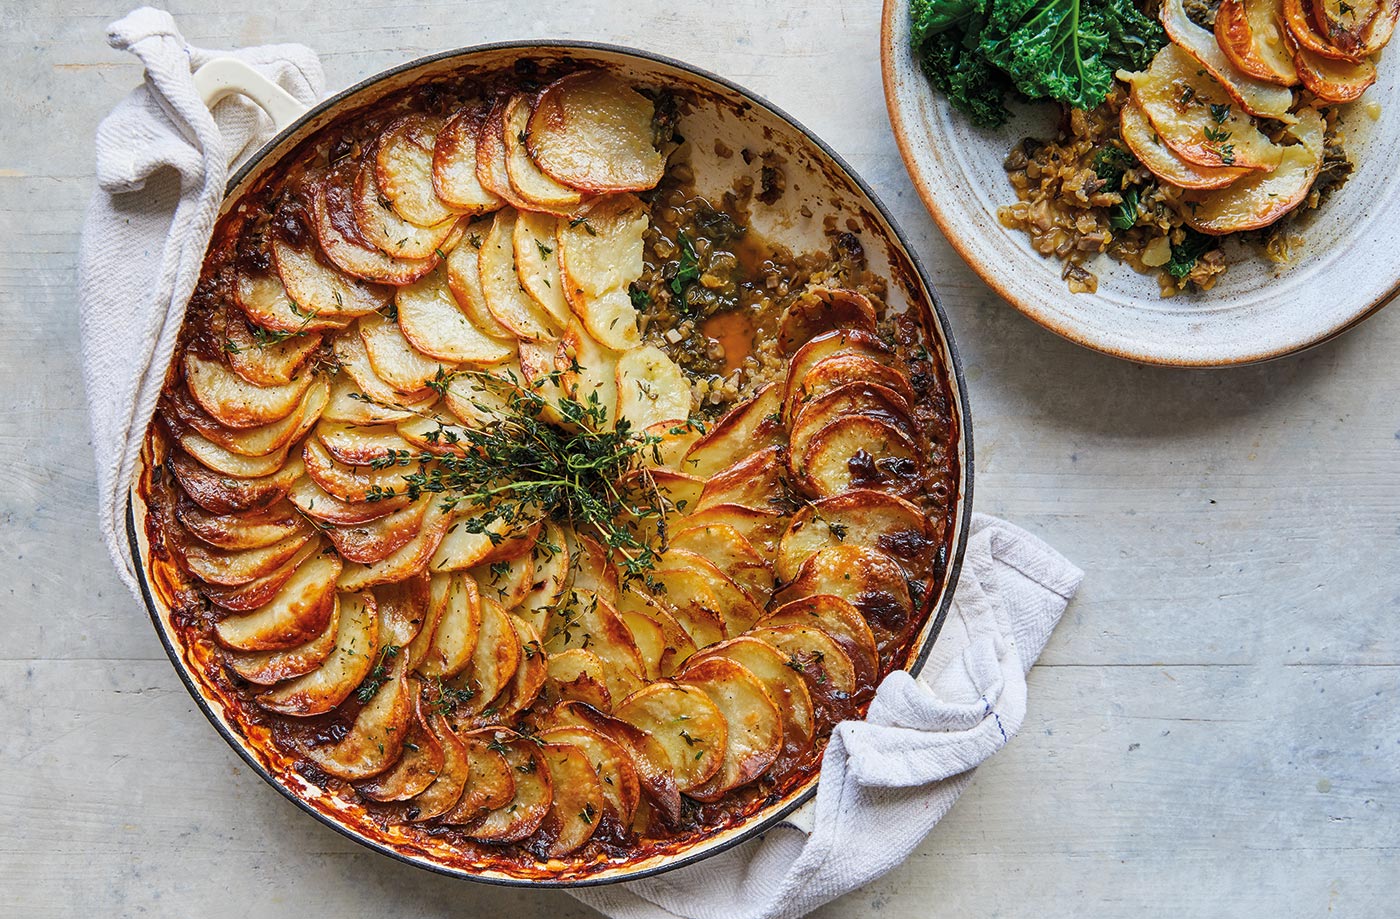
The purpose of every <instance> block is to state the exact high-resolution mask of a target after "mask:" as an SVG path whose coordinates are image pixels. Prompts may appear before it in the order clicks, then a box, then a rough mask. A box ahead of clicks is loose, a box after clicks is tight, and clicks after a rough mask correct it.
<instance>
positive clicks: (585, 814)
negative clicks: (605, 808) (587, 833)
mask: <svg viewBox="0 0 1400 919" xmlns="http://www.w3.org/2000/svg"><path fill="white" fill-rule="evenodd" d="M597 813H598V812H597V811H596V810H594V809H593V805H592V804H585V805H584V806H583V810H581V811H579V812H578V819H580V820H582V821H583V822H584V823H592V822H593V818H594V817H595V816H597Z"/></svg>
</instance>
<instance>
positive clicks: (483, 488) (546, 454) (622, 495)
mask: <svg viewBox="0 0 1400 919" xmlns="http://www.w3.org/2000/svg"><path fill="white" fill-rule="evenodd" d="M579 370H580V368H579V365H578V363H577V362H573V363H572V364H571V366H570V367H568V368H567V370H557V371H554V372H553V373H548V374H544V375H543V376H541V377H540V378H538V379H536V380H533V381H531V382H530V383H529V384H526V385H522V384H521V381H520V380H519V379H518V378H517V377H516V376H515V374H514V373H513V372H507V373H506V374H505V375H504V376H497V375H494V374H492V373H489V372H485V371H480V370H457V371H453V372H451V373H448V372H446V371H439V373H438V376H437V378H436V379H435V380H433V381H432V384H431V385H432V386H433V388H434V389H436V390H438V391H439V392H446V390H447V388H448V386H450V385H451V383H452V382H453V381H454V380H456V379H470V380H471V381H472V382H473V383H474V384H475V385H476V386H477V387H478V388H479V389H480V390H482V391H483V392H486V393H491V394H493V395H494V396H496V397H497V398H498V399H501V400H503V401H504V406H503V407H502V406H501V405H500V404H487V402H486V401H485V400H484V399H482V398H481V397H478V398H477V399H476V400H475V401H473V402H472V406H473V407H474V408H475V409H477V410H478V411H480V412H481V413H482V414H483V415H485V416H489V417H492V419H493V420H492V421H491V422H490V423H488V424H486V425H483V426H480V427H471V426H464V427H456V426H447V425H443V424H441V423H439V425H438V428H437V430H434V431H429V432H428V433H427V434H426V435H425V438H426V439H427V440H428V442H429V443H430V444H433V445H434V446H442V447H450V448H452V449H451V452H447V453H434V452H432V451H429V450H424V451H423V452H422V453H420V454H419V455H417V456H414V455H412V454H406V452H405V451H397V452H391V453H390V454H389V455H387V456H385V457H382V458H380V459H378V460H375V461H374V462H373V463H372V464H371V465H372V466H374V467H375V468H379V469H387V468H390V467H393V466H405V467H408V466H413V465H415V464H416V466H417V469H416V470H415V471H413V472H408V473H406V474H405V475H403V476H402V478H403V480H404V483H405V484H404V488H403V490H402V491H399V490H398V489H395V490H394V491H393V492H386V493H383V494H382V495H381V496H382V497H390V496H392V495H394V494H400V493H402V494H406V495H407V496H408V497H409V499H410V500H417V499H418V498H419V497H420V496H422V495H425V494H427V495H435V496H437V497H439V498H440V500H441V503H442V507H443V509H444V510H453V509H455V510H457V511H459V512H461V511H466V512H467V513H465V514H464V515H463V517H462V519H461V521H460V522H459V523H458V525H459V526H461V527H463V528H465V530H466V532H468V533H484V534H486V535H488V536H489V537H490V538H491V540H492V542H493V543H497V542H499V541H500V540H501V539H503V538H504V537H503V536H501V534H500V533H499V532H498V530H500V529H502V528H501V527H495V528H494V529H493V525H496V524H502V523H504V524H506V527H504V529H508V530H517V531H519V530H524V529H526V528H527V527H528V526H530V525H531V524H533V523H534V522H536V521H538V520H541V519H545V518H551V519H554V520H556V521H560V522H566V523H568V524H570V525H571V526H572V527H573V528H574V531H575V532H577V533H580V534H584V535H594V536H595V537H596V538H597V539H598V540H599V542H600V543H601V544H602V545H603V546H604V547H605V548H606V549H607V550H608V552H609V554H610V555H612V556H614V557H615V559H617V560H618V563H619V567H620V569H621V572H620V573H621V574H622V575H623V579H624V581H632V580H636V579H641V580H643V581H644V583H646V584H647V586H648V587H651V588H653V589H656V588H657V585H656V583H655V582H654V579H653V578H652V577H651V574H650V573H651V571H652V570H654V568H655V566H656V562H657V558H658V557H659V554H660V551H664V550H665V545H666V514H667V512H668V511H669V510H671V509H672V507H671V504H670V502H669V501H668V499H667V498H666V497H665V496H664V495H663V494H662V493H661V491H660V489H659V488H658V487H657V484H656V480H655V478H654V477H653V476H652V473H651V471H650V467H649V466H648V465H647V460H648V459H650V460H652V461H654V462H656V463H660V461H661V446H660V445H661V442H662V437H661V436H660V435H656V434H650V433H647V432H645V431H634V430H633V429H632V426H631V424H630V423H629V422H628V420H627V419H625V418H618V419H616V420H615V421H614V422H613V424H612V425H611V426H609V424H608V411H607V407H606V406H604V405H603V404H602V401H601V400H600V399H599V398H598V394H597V393H596V392H591V393H589V394H588V395H587V396H585V397H584V398H582V399H577V398H573V397H572V396H569V395H563V396H560V397H558V398H556V399H553V400H552V401H551V400H550V399H549V398H547V397H546V396H545V395H544V392H545V391H546V390H547V389H549V388H552V387H555V386H558V385H559V383H560V381H561V380H563V379H564V377H565V374H577V373H578V372H579ZM689 424H690V423H689V422H686V423H685V425H686V426H687V427H680V428H677V429H675V431H674V433H682V432H683V431H684V430H686V429H688V426H689ZM646 522H652V523H653V525H654V529H655V531H656V533H657V534H658V545H653V544H652V543H651V542H650V541H648V540H647V539H645V538H644V536H643V534H644V532H645V529H646Z"/></svg>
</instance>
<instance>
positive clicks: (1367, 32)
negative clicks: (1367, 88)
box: [1310, 0, 1400, 60]
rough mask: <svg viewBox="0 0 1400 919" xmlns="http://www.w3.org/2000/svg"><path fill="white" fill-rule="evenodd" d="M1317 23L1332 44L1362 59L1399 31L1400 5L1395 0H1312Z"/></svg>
mask: <svg viewBox="0 0 1400 919" xmlns="http://www.w3.org/2000/svg"><path fill="white" fill-rule="evenodd" d="M1310 5H1311V7H1312V18H1313V23H1314V24H1315V25H1316V26H1317V30H1318V34H1319V35H1323V36H1326V41H1327V43H1328V44H1329V45H1331V46H1333V47H1335V48H1336V49H1337V50H1338V51H1340V52H1342V53H1344V54H1346V55H1348V56H1350V58H1351V59H1352V60H1359V59H1360V58H1363V57H1366V56H1368V55H1371V54H1375V53H1376V52H1378V51H1380V50H1381V49H1382V48H1384V47H1385V46H1386V44H1387V43H1388V42H1389V41H1390V37H1391V35H1393V34H1394V32H1395V23H1396V19H1397V17H1400V5H1397V4H1395V3H1394V2H1393V0H1361V2H1359V3H1356V4H1351V3H1346V2H1343V0H1311V3H1310Z"/></svg>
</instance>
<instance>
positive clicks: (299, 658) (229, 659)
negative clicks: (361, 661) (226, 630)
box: [224, 596, 340, 686]
mask: <svg viewBox="0 0 1400 919" xmlns="http://www.w3.org/2000/svg"><path fill="white" fill-rule="evenodd" d="M339 628H340V600H339V599H338V598H337V597H335V596H332V597H331V616H330V619H329V620H328V621H327V622H326V627H325V628H323V629H322V630H321V632H320V634H319V635H317V636H316V637H315V638H312V639H311V640H310V641H308V642H306V643H305V644H300V645H297V646H296V647H295V648H287V649H286V650H282V651H233V650H225V651H224V662H225V663H226V664H228V667H229V669H230V670H232V671H233V672H234V673H236V674H238V675H239V676H241V677H242V678H243V679H245V680H247V681H248V682H249V683H257V684H259V685H260V686H271V685H273V684H274V683H280V682H282V681H283V680H290V679H292V678H294V677H299V676H301V675H302V674H305V673H310V672H311V671H313V670H315V669H316V668H317V667H319V666H321V664H322V663H324V662H325V660H326V658H328V657H330V656H331V652H332V651H334V650H335V639H336V633H337V631H338V630H339Z"/></svg>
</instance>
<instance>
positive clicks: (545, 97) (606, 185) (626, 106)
mask: <svg viewBox="0 0 1400 919" xmlns="http://www.w3.org/2000/svg"><path fill="white" fill-rule="evenodd" d="M654 114H655V109H654V106H653V105H652V102H651V100H650V99H648V98H647V97H646V96H643V95H642V94H641V93H639V92H637V91H636V90H635V89H633V88H632V87H630V86H628V85H627V84H626V83H624V82H622V81H621V80H619V79H618V78H616V77H614V76H612V75H611V74H609V73H606V72H604V71H601V70H588V71H580V72H578V73H572V74H569V75H568V76H565V77H561V78H559V79H558V80H555V81H554V82H553V83H551V84H550V85H549V86H547V87H546V88H545V90H544V92H543V93H541V94H540V96H539V99H538V100H537V101H536V102H535V108H534V112H533V113H531V115H530V122H529V133H528V135H527V142H528V144H529V150H530V155H531V156H533V157H534V159H535V162H537V163H538V164H539V167H540V169H542V170H543V171H544V172H546V173H547V174H549V175H550V176H552V177H553V178H555V179H556V180H558V181H559V182H562V183H563V184H565V185H568V186H570V187H572V188H577V189H579V190H581V191H585V192H589V193H591V194H607V193H609V192H619V191H642V190H644V189H647V188H652V187H654V186H655V185H656V183H657V182H660V181H661V175H662V173H663V172H664V171H665V168H666V159H665V157H663V156H662V155H661V152H660V151H659V150H657V149H656V147H655V146H654V145H653V144H652V126H651V121H652V117H653V115H654Z"/></svg>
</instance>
